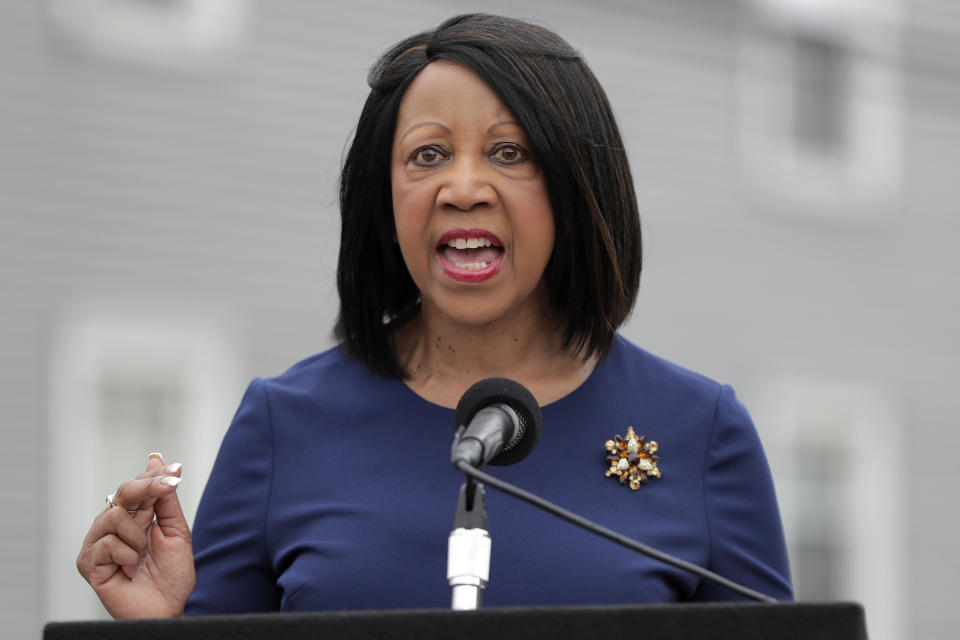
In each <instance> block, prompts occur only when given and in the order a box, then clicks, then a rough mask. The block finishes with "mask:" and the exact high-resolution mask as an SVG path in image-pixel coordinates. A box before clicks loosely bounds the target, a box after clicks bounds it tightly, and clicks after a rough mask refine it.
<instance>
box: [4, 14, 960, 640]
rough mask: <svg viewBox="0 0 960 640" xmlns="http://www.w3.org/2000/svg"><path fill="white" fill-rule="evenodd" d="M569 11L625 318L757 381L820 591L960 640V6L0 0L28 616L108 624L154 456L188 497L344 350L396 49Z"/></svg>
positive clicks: (566, 19) (13, 503)
mask: <svg viewBox="0 0 960 640" xmlns="http://www.w3.org/2000/svg"><path fill="white" fill-rule="evenodd" d="M475 10H486V11H492V12H499V13H505V14H507V15H513V16H516V17H521V18H527V19H532V20H534V21H538V22H541V23H543V24H545V25H547V26H549V27H551V28H553V29H555V30H556V31H558V32H559V33H560V34H561V35H563V36H564V37H566V38H567V39H568V40H569V41H570V42H571V43H572V44H574V46H576V47H578V48H580V49H581V50H582V52H583V53H584V55H585V57H586V59H587V60H588V62H589V63H590V64H591V65H592V67H593V68H594V70H595V72H596V73H597V75H598V76H599V77H600V80H601V82H602V83H603V84H604V86H605V87H606V88H607V91H608V93H609V95H610V98H611V101H612V102H613V105H614V109H615V110H616V112H617V114H618V118H619V120H620V123H621V126H622V129H623V133H624V135H625V137H626V140H627V148H628V151H629V153H630V157H631V161H632V163H633V170H634V175H635V180H636V184H637V189H638V195H639V199H640V204H641V213H642V215H643V217H644V232H645V234H646V235H645V245H646V251H647V255H646V265H645V273H644V276H643V281H642V285H641V295H640V298H639V302H638V305H637V308H636V311H635V313H634V315H633V317H632V319H631V321H630V322H629V324H628V325H627V326H626V327H625V329H624V333H625V334H626V335H628V336H629V337H630V338H631V339H633V340H634V341H636V342H638V343H640V344H641V345H644V346H645V347H647V348H649V349H651V350H653V351H654V352H657V353H660V354H662V355H664V356H666V357H668V358H670V359H672V360H674V361H677V362H679V363H681V364H684V365H686V366H688V367H690V368H693V369H696V370H699V371H702V372H704V373H706V374H707V375H710V376H711V377H714V378H716V379H719V380H722V381H725V382H730V383H731V384H733V385H734V386H735V387H736V389H737V390H738V393H739V395H740V397H741V398H742V399H743V400H744V402H745V403H746V404H747V406H748V407H749V408H750V409H751V410H752V412H753V414H754V417H755V419H756V422H757V424H758V426H759V428H760V430H761V434H762V435H763V437H764V440H765V443H766V445H767V449H768V453H769V455H770V458H771V462H772V466H773V468H774V473H775V476H776V479H777V483H778V490H779V493H780V497H781V508H782V510H783V514H784V520H785V524H786V525H787V531H788V541H789V543H790V548H791V558H792V564H793V570H794V574H795V576H794V577H795V583H796V589H797V594H798V598H800V599H807V600H833V599H852V600H858V601H862V602H864V603H865V604H866V606H867V614H868V622H869V625H870V634H871V637H872V638H876V639H880V640H884V639H890V640H895V639H898V638H901V637H904V638H906V637H909V638H914V639H917V640H925V639H930V640H933V639H938V638H943V637H948V636H950V635H951V631H952V630H953V628H954V627H955V625H954V624H953V618H954V616H953V615H952V611H951V605H952V597H953V592H952V588H951V587H952V581H953V577H954V576H955V575H957V574H958V573H960V571H958V561H957V559H956V556H955V555H954V553H953V551H954V546H955V545H954V540H955V539H956V538H957V537H960V517H958V515H957V500H956V498H955V497H951V496H953V495H954V493H953V491H954V490H953V489H952V481H953V480H955V479H958V477H960V474H958V473H957V471H956V470H955V465H954V464H952V462H953V460H952V453H953V452H954V451H956V450H957V448H958V445H960V430H958V429H956V428H955V423H956V420H957V416H958V415H960V394H958V393H957V392H956V391H955V390H954V389H953V384H954V383H955V382H956V381H957V380H958V379H960V376H958V365H957V360H958V356H960V344H958V339H957V337H956V335H957V326H958V324H960V323H958V320H960V317H958V316H960V314H958V305H960V295H958V294H960V286H958V278H957V275H956V267H951V266H950V265H951V264H952V259H951V258H950V257H949V256H950V255H953V251H954V245H955V243H956V237H957V236H958V235H960V215H957V214H958V213H960V212H958V204H957V195H956V194H957V182H958V176H960V172H958V169H957V167H958V166H960V5H957V4H956V3H954V2H951V1H950V0H829V1H827V0H752V1H747V0H743V1H740V2H737V1H734V0H630V1H628V0H595V1H594V2H592V3H589V4H588V3H580V2H574V1H572V0H569V1H553V2H547V1H546V0H542V1H532V0H531V1H524V0H514V1H513V2H436V1H430V0H419V1H416V2H404V3H394V2H387V1H385V0H358V1H356V2H352V3H347V4H343V3H336V4H334V3H330V4H329V5H328V4H327V3H321V2H310V1H307V0H300V1H297V0H271V1H270V2H266V1H259V2H258V1H254V0H250V1H247V2H244V1H241V0H163V1H158V0H126V1H125V2H111V1H106V0H38V1H37V2H33V3H3V4H2V5H0V305H2V306H0V309H2V312H0V410H2V414H0V415H2V419H0V448H2V450H3V451H4V453H5V463H4V464H2V465H0V498H2V508H3V514H4V517H3V526H2V527H0V563H2V565H3V566H4V571H3V579H2V582H0V617H2V619H3V620H4V623H5V629H8V630H9V632H10V634H11V635H10V637H30V636H33V637H37V636H39V634H40V629H41V626H42V624H43V623H44V622H45V621H47V620H50V619H76V618H89V617H96V616H101V615H103V614H102V612H101V610H100V608H99V605H98V603H97V601H96V598H95V597H94V596H93V594H92V592H91V591H90V590H89V589H88V588H87V586H86V584H85V583H84V582H83V580H82V578H80V577H79V575H77V573H76V570H75V567H74V560H75V557H76V553H77V551H78V549H79V545H80V542H81V540H82V538H83V535H84V533H85V531H86V528H87V527H88V526H89V522H90V521H91V519H92V518H93V516H94V515H95V514H96V513H97V512H98V511H99V510H100V509H101V508H102V504H101V503H100V502H101V500H102V499H103V498H102V496H103V495H104V494H106V493H107V492H109V491H110V490H111V489H112V488H113V487H115V486H116V484H117V483H118V482H120V481H121V480H123V479H125V478H127V477H128V476H130V475H132V474H135V473H137V472H138V471H139V470H140V465H141V464H145V463H146V455H147V453H148V452H150V451H154V450H161V451H163V452H164V453H165V454H166V455H167V459H168V461H174V460H179V461H181V462H183V463H184V468H185V473H184V477H185V482H184V484H183V488H182V489H181V495H183V496H184V498H185V499H186V501H187V503H188V505H187V507H186V509H187V511H188V512H190V513H192V511H193V509H195V505H196V501H197V499H198V498H199V494H200V491H201V490H202V487H203V483H204V478H205V475H206V472H207V470H208V469H209V465H210V464H211V461H212V458H213V456H214V454H215V452H216V448H217V445H218V443H219V439H220V438H221V436H222V434H223V432H224V431H225V429H226V427H227V424H228V423H229V420H230V416H231V415H232V413H233V411H234V409H235V407H236V404H237V403H238V402H239V399H240V396H241V393H242V392H243V389H244V386H245V383H246V382H247V381H248V380H249V379H250V378H252V377H253V376H255V375H271V374H275V373H279V372H280V371H282V370H284V369H285V368H286V367H287V366H289V365H290V364H292V363H293V362H295V361H297V360H299V359H301V358H303V357H305V356H307V355H310V354H312V353H315V352H317V351H319V350H321V349H323V348H325V347H326V346H328V345H329V344H330V337H329V331H330V328H331V327H332V323H333V319H334V317H335V314H336V310H337V302H336V295H335V294H336V292H335V281H334V277H335V265H336V255H337V246H338V233H339V224H338V214H337V210H336V179H337V172H338V167H339V163H340V158H341V154H342V152H343V149H344V147H345V145H346V143H347V141H348V139H349V136H350V133H351V131H352V128H353V126H354V124H355V121H356V118H357V116H358V114H359V111H360V106H361V104H362V101H363V99H364V97H365V95H366V85H365V81H364V79H365V75H366V70H367V68H368V67H369V65H370V64H372V62H373V61H374V60H375V59H376V57H377V55H378V54H379V53H380V52H382V50H383V49H384V48H385V47H387V46H388V45H390V44H392V43H393V42H395V41H396V40H398V39H399V38H401V37H403V36H406V35H409V34H411V33H413V32H415V31H418V30H422V29H425V28H428V27H431V26H434V25H436V24H437V23H439V22H440V21H441V20H442V19H444V18H446V17H448V16H449V15H452V14H454V13H460V12H465V11H475Z"/></svg>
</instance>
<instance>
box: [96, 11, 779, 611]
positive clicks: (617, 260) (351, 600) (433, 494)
mask: <svg viewBox="0 0 960 640" xmlns="http://www.w3.org/2000/svg"><path fill="white" fill-rule="evenodd" d="M369 84H370V87H371V91H370V95H369V97H368V98H367V101H366V103H365V105H364V107H363V111H362V113H361V114H360V119H359V122H358V124H357V128H356V134H355V136H354V140H353V142H352V145H351V147H350V150H349V153H348V154H347V157H346V160H345V162H344V166H343V171H342V175H341V182H340V210H341V216H342V234H341V245H340V258H339V267H338V291H339V295H340V315H339V318H338V320H337V325H336V330H335V333H336V336H337V338H338V345H337V346H336V347H334V348H332V349H330V350H329V351H326V352H324V353H321V354H319V355H316V356H313V357H312V358H308V359H306V360H304V361H302V362H300V363H298V364H296V365H294V366H293V367H292V368H291V369H289V370H288V371H287V372H285V373H283V374H282V375H280V376H277V377H275V378H270V379H257V380H255V381H254V382H253V383H251V385H250V387H249V388H248V389H247V392H246V394H245V396H244V398H243V401H242V403H241V405H240V408H239V410H238V411H237V414H236V416H235V418H234V420H233V423H232V425H231V426H230V429H229V431H228V432H227V435H226V436H225V438H224V441H223V445H222V447H221V449H220V453H219V455H218V457H217V461H216V464H215V466H214V469H213V472H212V474H211V476H210V480H209V482H208V484H207V487H206V489H205V492H204V495H203V499H202V501H201V504H200V508H199V511H198V513H197V517H196V522H195V526H194V528H193V531H192V536H191V531H190V530H189V528H188V527H187V524H186V521H185V520H184V517H183V514H182V512H181V510H180V507H179V503H178V501H177V496H176V489H177V484H178V483H179V480H180V474H181V468H180V466H179V465H177V464H169V465H167V464H165V462H164V461H163V460H162V458H161V457H160V456H159V455H152V456H151V457H150V459H149V462H148V464H147V469H146V472H145V473H143V474H140V475H139V476H137V477H136V478H135V479H132V480H130V481H128V482H125V483H123V484H122V485H120V487H119V488H118V489H117V490H116V492H115V493H114V494H111V496H110V497H109V506H108V508H107V509H106V510H105V511H103V512H102V513H101V514H100V515H99V516H98V517H97V518H96V520H95V521H94V523H93V525H92V527H91V529H90V531H89V533H88V535H87V537H86V539H85V541H84V543H83V548H82V550H81V552H80V555H79V558H78V560H77V565H78V567H79V569H80V572H81V573H82V574H83V576H84V577H85V578H86V579H87V580H88V581H89V582H90V584H91V585H92V586H93V588H94V589H95V590H96V592H97V594H98V595H99V597H100V599H101V600H102V602H103V604H104V605H105V606H106V608H107V610H108V611H109V612H110V613H111V614H112V615H113V616H115V617H118V618H126V617H163V616H177V615H182V614H183V613H186V614H211V613H229V612H254V611H271V610H284V611H300V610H320V609H360V608H363V609H382V608H400V607H403V608H425V607H428V608H429V607H433V608H435V607H443V606H446V605H447V603H448V602H449V589H448V586H447V583H446V579H445V563H446V540H447V535H448V533H449V530H450V524H451V516H452V514H453V510H454V507H455V504H456V496H457V488H458V486H459V484H460V482H461V479H462V476H461V474H459V473H458V472H457V471H456V470H455V469H453V468H452V467H451V466H450V464H449V455H450V442H451V439H452V435H453V427H454V424H453V423H454V411H453V408H454V407H456V405H457V403H458V401H459V399H460V397H461V396H462V395H463V393H464V391H465V390H466V389H467V388H468V387H470V386H471V385H472V384H473V383H475V382H477V381H478V380H481V379H484V378H489V377H497V376H499V377H508V378H512V379H514V380H516V381H518V382H520V383H521V384H523V385H524V386H526V387H527V388H528V389H529V390H530V391H531V392H532V393H533V395H534V396H535V398H536V400H537V402H538V403H539V404H540V405H541V406H542V411H543V424H544V427H543V436H542V438H541V441H540V444H539V445H538V447H537V448H536V450H534V451H533V453H532V454H531V455H530V456H529V457H528V458H527V459H525V460H524V461H523V462H522V463H520V464H517V465H513V466H510V467H503V468H502V469H501V470H499V472H498V474H497V475H498V476H500V477H501V478H503V479H505V480H507V481H510V482H513V483H515V484H518V485H520V486H522V487H523V488H525V489H527V490H529V491H532V492H534V493H538V494H540V495H542V496H544V497H546V498H547V499H549V500H552V501H554V502H557V503H559V504H561V505H564V506H566V507H568V508H570V509H571V510H573V511H575V512H577V513H579V514H581V515H583V516H585V517H587V518H589V519H591V520H594V521H596V522H598V523H600V524H602V525H605V526H607V527H609V528H611V529H614V530H616V531H618V532H620V533H623V534H625V535H627V536H629V537H631V538H634V539H637V540H640V541H643V542H644V543H646V544H648V545H651V546H653V547H657V548H659V549H662V550H664V551H667V552H669V553H672V554H674V555H676V556H679V557H680V558H682V559H684V560H687V561H689V562H693V563H695V564H697V565H700V566H702V567H706V568H708V569H710V570H712V571H715V572H717V573H719V574H721V575H723V576H726V577H728V578H731V579H733V580H735V581H737V582H740V583H742V584H744V585H747V586H749V587H751V588H753V589H756V590H757V591H760V592H763V593H765V594H768V595H770V596H773V597H775V598H778V599H789V598H790V597H791V589H790V579H789V569H788V566H787V558H786V551H785V546H784V541H783V533H782V530H781V524H780V519H779V515H778V510H777V504H776V500H775V496H774V491H773V486H772V483H771V479H770V474H769V471H768V468H767V463H766V460H765V458H764V455H763V451H762V448H761V446H760V442H759V439H758V437H757V434H756V431H755V429H754V427H753V425H752V423H751V421H750V418H749V416H748V414H747V413H746V410H745V409H744V408H743V406H742V405H741V404H740V403H739V402H738V401H737V399H736V397H735V396H734V394H733V391H732V390H731V389H730V388H729V387H727V386H723V385H720V384H718V383H716V382H713V381H711V380H709V379H707V378H704V377H702V376H700V375H697V374H695V373H692V372H690V371H688V370H685V369H683V368H681V367H678V366H676V365H674V364H671V363H670V362H667V361H665V360H663V359H661V358H659V357H656V356H654V355H652V354H650V353H648V352H646V351H644V350H643V349H641V348H640V347H638V346H636V345H634V344H632V343H630V342H629V341H627V340H626V339H625V338H623V337H622V336H620V335H618V334H617V328H618V327H619V326H620V325H621V324H622V323H623V322H624V320H625V319H626V318H627V316H628V314H629V312H630V310H631V309H632V307H633V304H634V300H635V298H636V295H637V289H638V285H639V277H640V267H641V248H640V220H639V215H638V211H637V204H636V197H635V194H634V189H633V184H632V180H631V174H630V169H629V166H628V163H627V156H626V153H625V151H624V148H623V143H622V141H621V138H620V134H619V131H618V129H617V125H616V122H615V120H614V117H613V114H612V111H611V109H610V105H609V103H608V101H607V98H606V96H605V94H604V92H603V89H602V88H601V87H600V85H599V84H598V83H597V80H596V78H595V77H594V76H593V74H592V73H591V71H590V70H589V69H588V67H587V66H586V64H585V63H584V61H583V59H582V58H581V56H580V55H579V54H578V53H577V52H576V51H575V50H574V49H572V48H571V47H570V46H569V45H568V44H567V43H566V42H565V41H564V40H562V39H561V38H560V37H558V36H557V35H556V34H554V33H552V32H550V31H548V30H546V29H544V28H542V27H539V26H535V25H531V24H528V23H525V22H521V21H518V20H513V19H508V18H502V17H497V16H490V15H464V16H458V17H455V18H452V19H450V20H447V21H446V22H444V23H443V24H441V25H440V26H439V27H438V28H437V29H435V30H432V31H428V32H425V33H421V34H419V35H416V36H413V37H411V38H408V39H406V40H403V41H402V42H400V43H398V44H397V45H396V46H394V47H393V48H391V49H390V50H389V51H388V52H387V53H386V54H385V55H384V56H383V57H382V58H381V59H380V60H379V61H378V62H377V63H376V65H375V66H374V67H373V69H372V70H371V72H370V75H369ZM487 510H488V513H489V517H490V522H491V535H492V536H493V538H494V539H495V541H496V544H495V547H494V552H493V560H492V566H491V571H490V574H491V586H490V588H489V589H488V590H487V593H486V595H485V604H488V605H561V604H591V603H627V602H670V601H690V600H719V599H728V598H731V597H734V596H733V595H732V594H729V593H728V592H726V591H724V590H722V589H720V588H719V587H716V586H714V585H713V584H711V583H708V582H703V581H701V580H700V579H698V578H697V577H695V576H692V575H689V574H686V573H684V572H681V571H679V570H677V569H674V568H672V567H670V566H667V565H664V564H661V563H658V562H656V561H654V560H651V559H649V558H646V557H644V556H640V555H635V554H631V553H630V552H628V551H626V550H624V549H622V548H621V547H618V546H616V545H613V544H611V543H610V542H608V541H606V540H602V539H599V538H593V537H590V536H588V535H587V534H585V533H584V532H583V531H581V530H580V529H576V528H574V527H571V526H569V525H567V524H565V523H563V522H561V521H558V520H555V519H553V518H551V517H550V516H548V515H547V514H544V513H542V512H540V511H536V510H534V509H532V508H531V507H529V506H527V505H524V504H522V503H520V502H518V501H516V500H513V499H511V498H508V497H504V496H500V495H496V496H493V495H491V496H490V499H488V504H487Z"/></svg>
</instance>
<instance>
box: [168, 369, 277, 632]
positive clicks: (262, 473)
mask: <svg viewBox="0 0 960 640" xmlns="http://www.w3.org/2000/svg"><path fill="white" fill-rule="evenodd" d="M273 457H274V452H273V437H272V428H271V423H270V406H269V400H268V397H267V390H266V383H265V382H264V381H263V380H261V379H256V380H254V381H253V382H251V383H250V386H249V387H248V388H247V391H246V393H245V394H244V397H243V400H242V401H241V403H240V408H239V409H237V414H236V416H234V419H233V422H232V423H231V425H230V428H229V429H228V430H227V434H226V436H225V437H224V440H223V444H222V445H221V446H220V452H219V453H218V454H217V460H216V462H215V463H214V467H213V471H212V472H211V474H210V479H209V480H208V482H207V486H206V488H205V489H204V492H203V497H202V498H201V500H200V507H199V509H198V510H197V517H196V520H195V522H194V527H193V551H194V561H195V564H196V568H197V586H196V589H195V590H194V592H193V595H192V596H191V597H190V600H189V601H188V602H187V606H186V615H206V614H218V613H246V612H255V611H274V610H277V609H279V607H280V593H279V588H278V587H277V582H276V577H275V575H274V572H273V569H272V566H271V563H270V558H269V555H268V553H267V544H266V532H265V526H266V515H267V509H268V507H269V501H270V491H271V484H272V479H273Z"/></svg>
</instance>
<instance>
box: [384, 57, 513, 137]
mask: <svg viewBox="0 0 960 640" xmlns="http://www.w3.org/2000/svg"><path fill="white" fill-rule="evenodd" d="M515 121H516V118H514V116H513V114H512V113H511V112H510V109H508V108H507V106H506V105H505V104H504V103H503V101H502V100H501V99H500V97H499V96H498V95H497V93H496V92H495V91H494V90H493V89H491V88H490V86H489V85H487V84H486V83H485V82H484V81H483V80H482V79H481V78H480V76H478V75H477V74H476V73H474V72H473V71H472V70H470V69H468V68H466V67H464V66H462V65H459V64H456V63H454V62H449V61H446V60H438V61H435V62H431V63H430V64H429V65H427V66H426V67H425V68H424V69H423V70H422V71H421V72H420V73H419V74H418V75H417V77H416V78H414V79H413V82H411V83H410V86H409V88H408V89H407V91H406V93H405V94H404V96H403V99H402V100H401V101H400V108H399V111H398V113H397V129H396V132H397V138H398V139H400V138H401V137H402V136H403V135H405V133H406V132H407V131H408V130H409V129H410V128H411V127H414V126H417V125H418V124H420V123H424V122H437V123H440V124H441V125H443V126H446V127H448V128H449V127H451V126H453V125H455V124H465V123H473V124H475V125H477V126H483V127H484V128H486V127H489V126H490V125H492V124H494V123H496V122H515Z"/></svg>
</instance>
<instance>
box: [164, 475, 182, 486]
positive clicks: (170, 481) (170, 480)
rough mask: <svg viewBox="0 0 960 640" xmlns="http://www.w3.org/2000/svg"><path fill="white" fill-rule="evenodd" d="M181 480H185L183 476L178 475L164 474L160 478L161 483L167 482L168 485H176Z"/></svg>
mask: <svg viewBox="0 0 960 640" xmlns="http://www.w3.org/2000/svg"><path fill="white" fill-rule="evenodd" d="M181 482H183V478H178V477H176V476H163V477H162V478H160V484H165V485H167V486H168V487H175V486H177V485H178V484H180V483H181Z"/></svg>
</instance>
